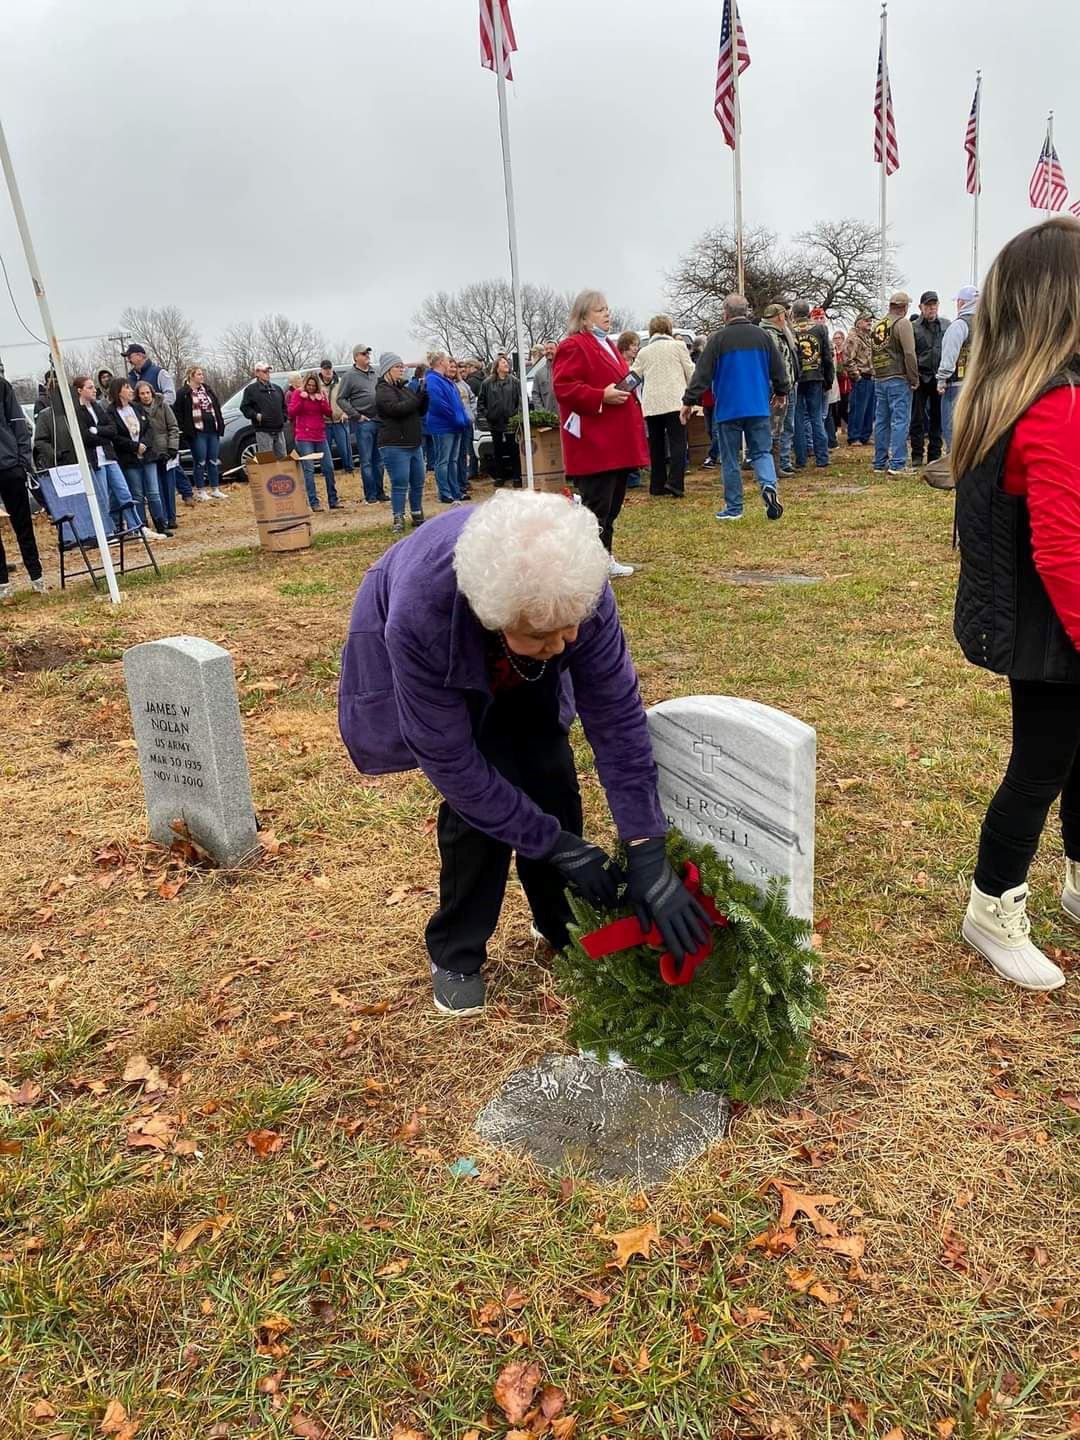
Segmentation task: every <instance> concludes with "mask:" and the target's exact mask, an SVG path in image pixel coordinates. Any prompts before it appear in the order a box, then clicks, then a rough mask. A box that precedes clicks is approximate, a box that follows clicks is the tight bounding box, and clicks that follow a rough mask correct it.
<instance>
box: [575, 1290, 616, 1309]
mask: <svg viewBox="0 0 1080 1440" xmlns="http://www.w3.org/2000/svg"><path fill="white" fill-rule="evenodd" d="M570 1289H571V1290H572V1291H573V1293H574V1294H575V1295H580V1296H581V1298H582V1300H587V1301H588V1302H589V1304H590V1305H592V1306H593V1307H594V1308H595V1309H597V1310H602V1309H603V1307H604V1306H605V1305H606V1304H607V1303H608V1301H609V1300H610V1299H611V1296H610V1295H605V1294H604V1292H603V1290H593V1289H590V1288H588V1287H582V1286H580V1285H571V1286H570Z"/></svg>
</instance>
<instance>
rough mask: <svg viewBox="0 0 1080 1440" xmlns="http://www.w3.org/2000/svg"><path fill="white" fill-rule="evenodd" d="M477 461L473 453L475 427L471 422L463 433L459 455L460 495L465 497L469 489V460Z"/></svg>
mask: <svg viewBox="0 0 1080 1440" xmlns="http://www.w3.org/2000/svg"><path fill="white" fill-rule="evenodd" d="M470 458H472V459H475V458H476V457H475V453H474V451H473V427H472V423H471V422H470V423H469V424H468V425H466V426H465V429H464V430H463V431H462V432H461V449H460V451H459V453H458V494H459V495H461V496H464V494H465V491H466V490H468V488H469V474H470V471H469V460H470Z"/></svg>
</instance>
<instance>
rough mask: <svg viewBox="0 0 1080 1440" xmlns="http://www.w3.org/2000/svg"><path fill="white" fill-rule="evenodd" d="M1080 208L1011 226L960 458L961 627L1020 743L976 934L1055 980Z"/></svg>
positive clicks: (976, 904) (1071, 912) (1077, 881)
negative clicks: (1006, 697) (1050, 945)
mask: <svg viewBox="0 0 1080 1440" xmlns="http://www.w3.org/2000/svg"><path fill="white" fill-rule="evenodd" d="M1078 386H1080V224H1078V223H1077V222H1076V221H1075V220H1072V219H1069V218H1068V217H1058V218H1055V219H1053V220H1047V221H1045V222H1044V223H1043V224H1041V225H1035V226H1033V227H1032V228H1031V229H1030V230H1026V231H1024V233H1023V234H1021V235H1017V236H1016V238H1015V239H1013V240H1010V241H1009V243H1008V244H1007V245H1006V246H1005V248H1004V249H1003V250H1002V251H1001V253H1000V255H998V257H997V259H996V260H995V261H994V263H993V265H991V267H990V270H989V273H988V274H987V276H986V283H985V287H984V289H983V291H982V296H981V298H980V301H979V309H978V310H977V311H976V312H975V317H974V326H973V343H972V352H971V365H970V368H969V371H968V375H967V378H966V379H965V382H964V389H963V392H962V396H961V399H960V402H959V405H958V407H957V411H956V421H955V429H954V435H953V442H954V443H953V446H952V454H951V459H952V466H953V473H954V475H955V477H956V524H957V533H958V537H959V544H960V580H959V584H958V587H957V592H956V620H955V627H954V628H955V632H956V638H957V640H958V642H959V644H960V648H961V649H962V650H963V652H964V654H965V656H966V657H967V658H968V660H970V661H971V662H972V663H973V664H975V665H981V666H983V667H985V668H986V669H988V670H994V671H996V672H997V673H998V674H999V675H1007V676H1008V678H1009V688H1010V692H1011V699H1012V754H1011V756H1010V758H1009V765H1008V769H1007V770H1006V772H1005V777H1004V779H1003V780H1002V782H1001V784H1000V786H999V787H998V790H997V792H996V794H995V795H994V798H993V799H992V800H991V802H990V807H989V809H988V810H987V812H986V818H985V819H984V821H983V825H982V832H981V835H980V838H979V857H978V862H977V864H976V866H975V875H974V878H973V880H972V884H971V897H970V901H969V904H968V908H967V913H966V914H965V916H964V922H963V936H964V939H965V940H966V941H967V942H968V944H969V945H971V946H972V948H973V949H975V950H977V951H978V953H979V954H980V955H982V956H983V958H984V959H985V960H987V961H988V962H989V963H990V965H991V966H992V967H993V968H994V970H996V971H997V973H998V974H999V975H1001V976H1002V977H1003V978H1004V979H1006V980H1011V981H1012V982H1013V983H1014V984H1015V985H1019V986H1021V987H1023V988H1024V989H1026V990H1056V989H1057V988H1058V987H1059V986H1061V985H1064V983H1065V976H1064V975H1063V974H1062V972H1061V970H1060V969H1059V968H1058V967H1057V966H1056V965H1055V964H1053V962H1052V961H1050V960H1048V959H1047V957H1046V956H1045V955H1044V954H1043V953H1042V951H1041V950H1039V949H1038V948H1037V947H1036V946H1035V945H1033V944H1032V942H1031V939H1030V938H1029V936H1030V929H1031V927H1030V924H1029V921H1028V918H1027V895H1028V887H1027V875H1028V869H1029V867H1030V865H1031V862H1032V860H1033V859H1034V857H1035V852H1036V850H1037V848H1038V844H1039V838H1040V836H1041V834H1042V831H1043V827H1044V826H1045V824H1046V817H1047V813H1048V811H1049V809H1050V806H1051V805H1052V804H1053V802H1054V801H1055V800H1056V799H1057V797H1058V796H1059V795H1060V796H1061V832H1062V839H1063V841H1064V848H1065V884H1064V889H1063V890H1062V893H1061V904H1062V908H1063V909H1064V911H1065V913H1066V915H1067V916H1069V917H1070V918H1071V919H1072V920H1073V921H1074V922H1078V923H1080V398H1078V395H1077V387H1078Z"/></svg>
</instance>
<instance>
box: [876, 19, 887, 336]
mask: <svg viewBox="0 0 1080 1440" xmlns="http://www.w3.org/2000/svg"><path fill="white" fill-rule="evenodd" d="M888 23H889V22H888V7H887V6H886V5H882V7H881V118H880V120H879V122H878V135H879V139H880V146H881V201H880V204H881V313H882V315H884V314H885V311H886V309H887V305H886V302H887V300H888V298H889V297H888V287H887V285H886V283H885V268H886V262H887V256H888V242H887V240H886V231H887V230H888V209H887V203H888V202H887V199H886V193H885V189H886V180H887V162H888V158H889V151H888V138H889V129H888V124H887V115H888V109H889V56H888V50H887V45H888Z"/></svg>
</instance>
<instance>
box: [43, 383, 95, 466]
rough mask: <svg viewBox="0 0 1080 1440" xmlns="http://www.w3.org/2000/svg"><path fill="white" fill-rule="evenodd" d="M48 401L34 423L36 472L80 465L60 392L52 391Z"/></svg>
mask: <svg viewBox="0 0 1080 1440" xmlns="http://www.w3.org/2000/svg"><path fill="white" fill-rule="evenodd" d="M48 400H49V403H48V404H47V405H46V407H45V409H44V410H42V412H41V414H40V415H39V416H38V417H37V419H36V420H35V421H34V469H35V470H52V469H53V468H54V467H55V466H57V465H77V464H78V456H77V455H76V454H75V444H74V442H73V440H72V438H71V430H70V428H69V426H68V422H67V416H66V415H65V414H64V402H63V400H61V398H60V392H59V390H56V389H55V388H54V389H53V390H50V392H49V396H48ZM76 406H78V401H76ZM91 463H93V462H91Z"/></svg>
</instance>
